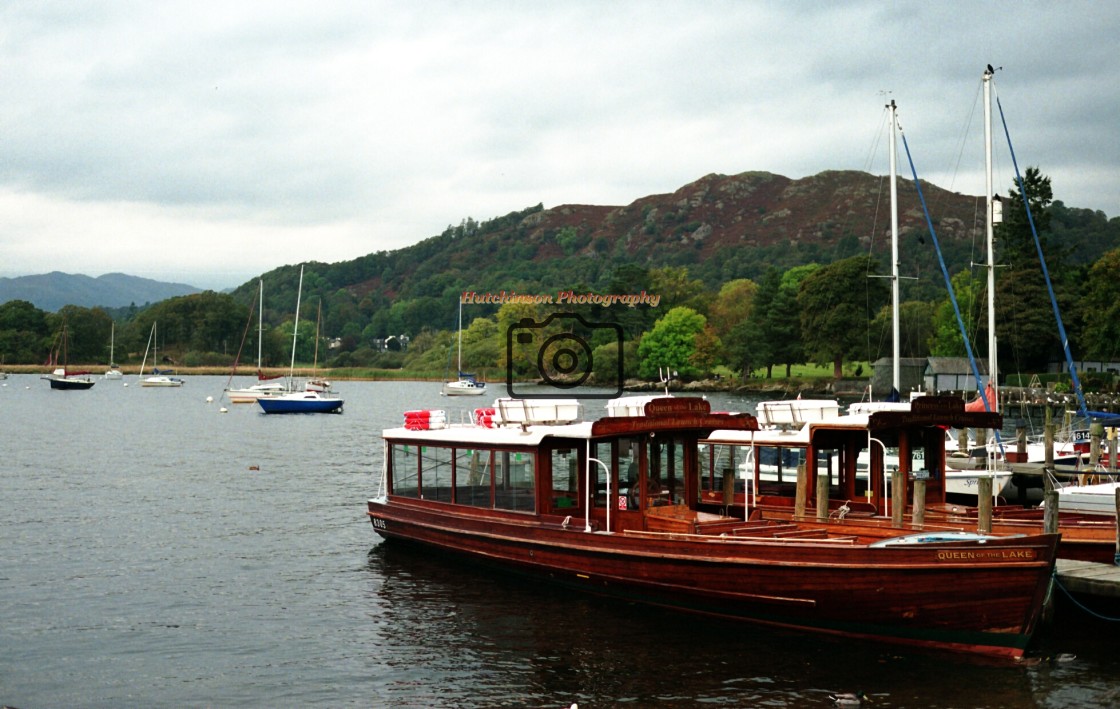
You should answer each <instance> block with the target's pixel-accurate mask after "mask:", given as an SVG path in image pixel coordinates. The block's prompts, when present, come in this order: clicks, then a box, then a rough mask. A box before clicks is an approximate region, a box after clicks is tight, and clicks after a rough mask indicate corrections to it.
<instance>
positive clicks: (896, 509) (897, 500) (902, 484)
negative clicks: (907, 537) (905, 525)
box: [891, 470, 906, 527]
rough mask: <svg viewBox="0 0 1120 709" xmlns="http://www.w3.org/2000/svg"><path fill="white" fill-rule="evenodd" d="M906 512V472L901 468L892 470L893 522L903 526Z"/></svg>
mask: <svg viewBox="0 0 1120 709" xmlns="http://www.w3.org/2000/svg"><path fill="white" fill-rule="evenodd" d="M905 514H906V473H904V472H902V471H901V470H895V471H893V472H891V524H893V525H894V526H896V527H901V526H902V519H903V516H904V515H905Z"/></svg>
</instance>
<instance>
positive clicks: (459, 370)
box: [455, 295, 463, 379]
mask: <svg viewBox="0 0 1120 709" xmlns="http://www.w3.org/2000/svg"><path fill="white" fill-rule="evenodd" d="M462 377H463V296H462V295H460V296H459V361H458V362H457V363H456V369H455V378H456V379H461V378H462Z"/></svg>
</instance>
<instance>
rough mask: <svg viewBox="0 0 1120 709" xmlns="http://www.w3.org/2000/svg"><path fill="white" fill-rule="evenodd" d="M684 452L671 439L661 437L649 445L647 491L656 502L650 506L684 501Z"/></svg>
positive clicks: (683, 448) (652, 502)
mask: <svg viewBox="0 0 1120 709" xmlns="http://www.w3.org/2000/svg"><path fill="white" fill-rule="evenodd" d="M684 450H685V447H684V446H683V445H681V443H680V442H679V441H677V440H675V439H673V438H671V437H661V438H658V439H656V440H654V441H652V442H651V443H650V445H649V482H648V485H649V490H650V493H649V495H650V497H652V498H655V500H656V502H654V501H651V502H650V504H651V505H654V504H669V505H679V504H681V503H683V502H684V501H685V500H684V491H685V484H684V472H685V471H684Z"/></svg>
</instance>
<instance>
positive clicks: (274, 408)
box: [257, 266, 343, 414]
mask: <svg viewBox="0 0 1120 709" xmlns="http://www.w3.org/2000/svg"><path fill="white" fill-rule="evenodd" d="M302 292H303V266H300V268H299V287H298V288H297V289H296V319H295V322H294V323H293V325H292V363H291V367H290V369H289V373H288V380H289V381H294V379H295V372H296V343H297V342H298V333H299V305H300V296H301V295H302ZM316 358H318V354H317V353H316ZM257 403H258V404H260V407H261V409H262V410H264V412H265V413H266V414H328V413H342V404H343V401H342V397H341V396H339V395H338V393H337V392H334V391H331V388H330V382H326V381H311V382H307V383H306V384H305V385H304V387H303V389H299V390H297V389H295V387H293V388H292V390H290V391H288V392H285V393H283V394H278V395H276V396H262V397H260V398H258V399H257Z"/></svg>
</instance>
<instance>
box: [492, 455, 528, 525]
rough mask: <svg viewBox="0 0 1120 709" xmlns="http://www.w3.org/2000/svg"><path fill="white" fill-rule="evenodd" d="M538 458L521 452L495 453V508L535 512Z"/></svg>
mask: <svg viewBox="0 0 1120 709" xmlns="http://www.w3.org/2000/svg"><path fill="white" fill-rule="evenodd" d="M535 461H536V456H534V455H533V454H532V453H524V452H520V451H494V507H496V508H497V509H500V510H513V511H514V512H535V511H536V508H537V504H536V500H537V495H536V476H537V470H536V464H535Z"/></svg>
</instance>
